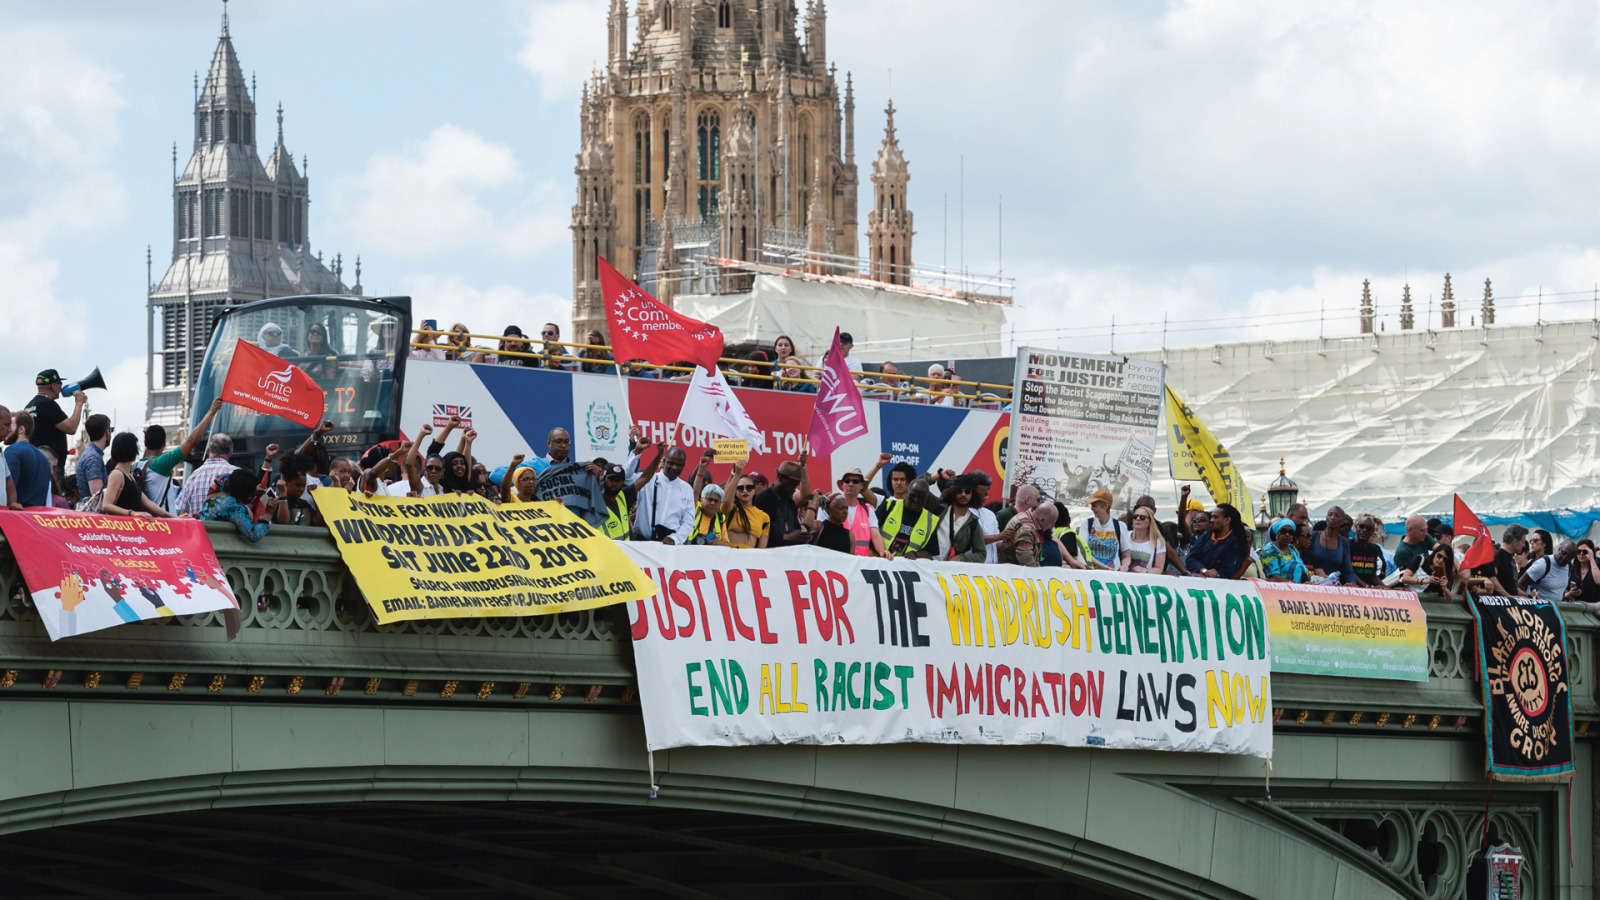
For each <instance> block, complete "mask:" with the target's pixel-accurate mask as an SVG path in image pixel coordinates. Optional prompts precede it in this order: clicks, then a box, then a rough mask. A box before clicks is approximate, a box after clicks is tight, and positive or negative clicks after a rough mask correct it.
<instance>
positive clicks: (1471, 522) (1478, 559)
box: [1455, 494, 1494, 569]
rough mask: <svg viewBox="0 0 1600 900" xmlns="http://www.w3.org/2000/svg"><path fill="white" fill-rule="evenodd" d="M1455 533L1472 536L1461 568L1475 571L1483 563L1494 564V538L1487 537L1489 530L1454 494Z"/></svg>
mask: <svg viewBox="0 0 1600 900" xmlns="http://www.w3.org/2000/svg"><path fill="white" fill-rule="evenodd" d="M1455 496H1456V514H1455V533H1456V534H1470V535H1472V538H1473V540H1472V548H1471V549H1469V550H1468V551H1467V553H1466V555H1465V556H1463V557H1462V559H1461V566H1462V568H1465V569H1475V568H1477V567H1478V566H1481V565H1484V564H1485V563H1491V562H1494V538H1492V537H1490V536H1489V529H1488V527H1487V526H1485V525H1484V524H1483V520H1482V519H1479V518H1478V517H1477V516H1476V515H1474V514H1473V512H1472V510H1470V509H1468V508H1467V503H1466V501H1465V500H1462V499H1461V495H1460V494H1456V495H1455Z"/></svg>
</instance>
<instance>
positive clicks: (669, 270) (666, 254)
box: [656, 216, 678, 309]
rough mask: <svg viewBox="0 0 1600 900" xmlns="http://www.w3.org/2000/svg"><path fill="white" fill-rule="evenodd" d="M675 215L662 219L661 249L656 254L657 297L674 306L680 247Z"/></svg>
mask: <svg viewBox="0 0 1600 900" xmlns="http://www.w3.org/2000/svg"><path fill="white" fill-rule="evenodd" d="M672 222H673V217H672V216H663V217H662V219H661V250H660V253H659V255H657V256H656V299H657V300H660V301H661V302H662V303H664V304H666V306H667V308H668V309H671V308H672V298H673V297H674V296H676V295H677V293H678V247H677V240H676V238H675V237H674V236H673V233H672V232H673V228H672Z"/></svg>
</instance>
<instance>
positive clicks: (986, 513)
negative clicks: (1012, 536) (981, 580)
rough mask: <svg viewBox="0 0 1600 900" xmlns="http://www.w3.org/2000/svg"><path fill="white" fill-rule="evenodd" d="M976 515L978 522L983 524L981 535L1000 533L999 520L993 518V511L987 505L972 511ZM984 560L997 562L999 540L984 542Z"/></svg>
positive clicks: (998, 559) (998, 557)
mask: <svg viewBox="0 0 1600 900" xmlns="http://www.w3.org/2000/svg"><path fill="white" fill-rule="evenodd" d="M972 512H973V513H974V514H975V515H977V517H978V524H979V525H981V526H983V536H984V537H988V536H990V535H994V534H999V533H1000V520H999V519H997V518H995V515H994V511H993V510H991V509H989V508H988V507H987V506H980V507H978V508H977V509H975V510H973V511H972ZM983 556H984V562H987V563H991V564H992V563H997V562H999V561H1000V542H999V541H995V542H994V543H985V544H984V545H983Z"/></svg>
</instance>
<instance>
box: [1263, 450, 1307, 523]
mask: <svg viewBox="0 0 1600 900" xmlns="http://www.w3.org/2000/svg"><path fill="white" fill-rule="evenodd" d="M1299 499H1300V485H1298V484H1295V483H1294V479H1293V478H1290V477H1289V476H1288V475H1286V474H1284V470H1283V458H1282V457H1279V458H1278V477H1277V478H1276V479H1274V480H1273V482H1272V483H1271V484H1269V485H1267V511H1268V512H1270V513H1272V518H1274V519H1280V518H1282V517H1283V514H1284V513H1286V512H1288V511H1289V507H1291V506H1293V505H1294V504H1295V501H1296V500H1299Z"/></svg>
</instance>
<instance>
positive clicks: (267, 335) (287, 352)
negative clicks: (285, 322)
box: [256, 322, 300, 359]
mask: <svg viewBox="0 0 1600 900" xmlns="http://www.w3.org/2000/svg"><path fill="white" fill-rule="evenodd" d="M256 346H257V347H260V348H261V349H262V350H265V351H267V352H268V353H271V354H272V355H273V356H276V357H278V358H279V359H282V358H283V357H285V356H299V355H300V354H299V353H298V352H296V351H295V350H294V349H293V348H292V347H290V346H289V344H288V342H286V341H284V339H283V326H282V325H279V324H278V323H277V322H268V323H267V324H265V325H263V326H261V330H260V331H258V332H256Z"/></svg>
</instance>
